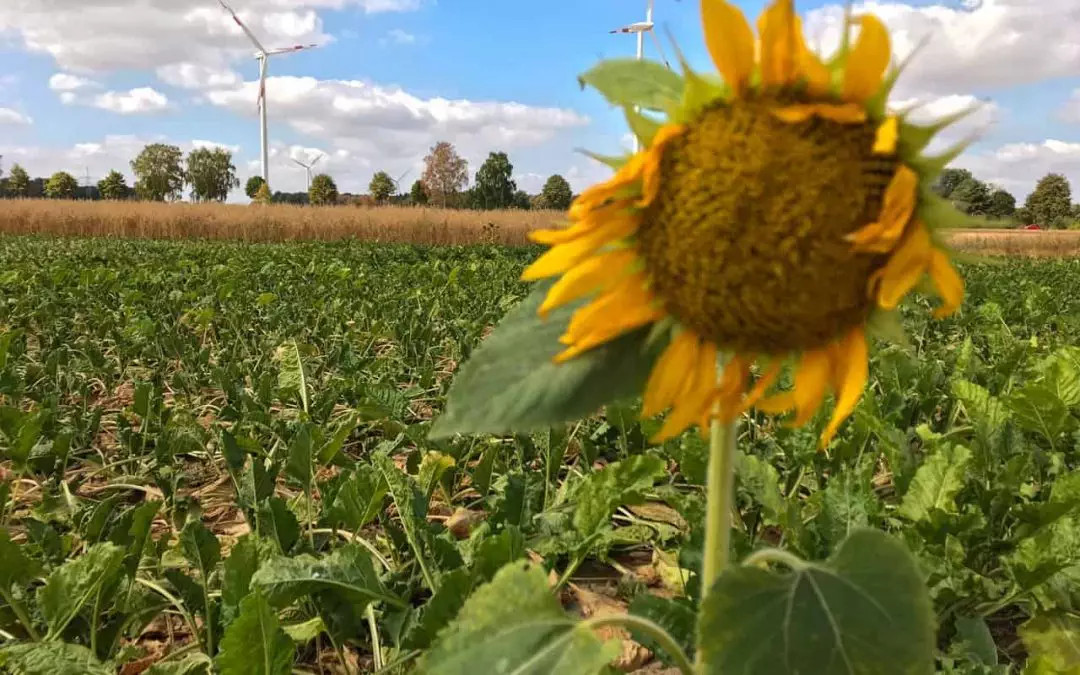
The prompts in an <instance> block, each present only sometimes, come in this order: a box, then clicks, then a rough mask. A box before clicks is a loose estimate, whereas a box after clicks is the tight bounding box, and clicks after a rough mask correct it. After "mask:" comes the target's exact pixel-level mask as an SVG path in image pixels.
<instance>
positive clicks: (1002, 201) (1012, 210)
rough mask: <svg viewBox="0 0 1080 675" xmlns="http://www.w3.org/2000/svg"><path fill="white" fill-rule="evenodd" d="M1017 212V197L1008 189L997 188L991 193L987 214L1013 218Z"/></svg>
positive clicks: (993, 216) (992, 216)
mask: <svg viewBox="0 0 1080 675" xmlns="http://www.w3.org/2000/svg"><path fill="white" fill-rule="evenodd" d="M1015 214H1016V197H1013V196H1012V195H1011V194H1010V193H1009V192H1008V191H1006V190H1002V189H1001V188H997V189H996V190H994V191H993V192H992V193H990V208H988V209H987V211H986V215H988V216H990V217H991V218H1012V217H1013V216H1014V215H1015Z"/></svg>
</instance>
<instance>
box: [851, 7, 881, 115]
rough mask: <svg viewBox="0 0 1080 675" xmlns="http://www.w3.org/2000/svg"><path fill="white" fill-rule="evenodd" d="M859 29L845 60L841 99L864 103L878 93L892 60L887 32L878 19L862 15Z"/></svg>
mask: <svg viewBox="0 0 1080 675" xmlns="http://www.w3.org/2000/svg"><path fill="white" fill-rule="evenodd" d="M859 25H860V29H859V37H858V39H857V40H856V41H855V46H854V47H852V49H851V53H850V54H848V57H847V65H846V72H845V73H844V89H843V98H844V100H845V101H852V102H854V103H865V102H866V101H867V100H869V99H870V98H871V97H872V96H873V95H874V94H876V93H877V92H878V90H879V89H881V85H882V82H883V81H884V78H885V70H886V69H887V68H888V67H889V61H890V60H891V59H892V45H891V44H890V42H889V31H888V30H887V29H886V28H885V24H883V23H881V21H880V20H879V19H878V18H877V17H875V16H872V15H864V16H863V17H861V18H860V21H859Z"/></svg>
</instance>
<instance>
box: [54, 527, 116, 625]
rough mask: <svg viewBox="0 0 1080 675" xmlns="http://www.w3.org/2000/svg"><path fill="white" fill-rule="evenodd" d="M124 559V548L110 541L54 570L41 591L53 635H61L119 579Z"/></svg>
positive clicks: (95, 546)
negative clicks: (84, 609) (107, 585)
mask: <svg viewBox="0 0 1080 675" xmlns="http://www.w3.org/2000/svg"><path fill="white" fill-rule="evenodd" d="M123 560H124V549H123V548H121V547H119V546H116V545H115V544H109V543H103V544H95V545H94V546H91V547H90V548H89V549H88V550H87V551H86V553H84V554H82V555H81V556H79V557H77V558H72V559H71V560H69V561H67V562H65V563H64V564H63V565H61V566H60V567H58V568H56V569H55V570H53V572H52V573H51V574H50V575H49V577H48V579H46V580H45V585H44V586H42V587H41V588H39V589H38V592H37V600H38V606H39V607H40V608H41V613H42V614H43V615H44V617H45V623H46V624H47V625H48V626H49V635H51V636H56V635H58V634H60V632H62V631H63V630H64V628H65V627H66V626H67V625H68V624H69V623H70V622H71V620H72V619H74V618H75V616H76V615H77V614H78V613H79V612H80V611H81V610H82V608H83V607H84V606H85V605H86V604H87V603H88V602H90V601H91V600H93V599H94V598H95V597H96V595H97V593H98V592H99V591H100V590H101V588H102V587H103V586H105V585H106V584H107V583H110V582H111V581H112V580H114V579H115V578H116V574H117V572H118V571H119V570H120V566H121V563H122V562H123Z"/></svg>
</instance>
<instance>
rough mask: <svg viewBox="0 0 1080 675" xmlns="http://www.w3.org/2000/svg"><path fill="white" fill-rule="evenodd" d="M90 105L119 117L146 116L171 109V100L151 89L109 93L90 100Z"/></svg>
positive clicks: (142, 88) (143, 88)
mask: <svg viewBox="0 0 1080 675" xmlns="http://www.w3.org/2000/svg"><path fill="white" fill-rule="evenodd" d="M88 104H89V105H92V106H93V107H95V108H101V109H102V110H108V111H109V112H114V113H117V114H118V115H145V114H148V113H156V112H161V111H162V110H165V109H167V108H168V107H169V98H168V97H167V96H165V94H162V93H161V92H160V91H157V90H156V89H153V88H151V87H137V88H135V89H131V90H129V91H107V92H105V93H104V94H99V95H97V96H95V97H93V98H92V99H90V101H89V103H88Z"/></svg>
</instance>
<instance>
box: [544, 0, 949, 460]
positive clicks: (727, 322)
mask: <svg viewBox="0 0 1080 675" xmlns="http://www.w3.org/2000/svg"><path fill="white" fill-rule="evenodd" d="M701 18H702V24H703V26H704V31H705V43H706V45H707V47H708V51H709V54H710V55H711V57H712V60H713V62H714V64H715V66H716V68H717V70H718V71H719V75H720V79H719V80H718V79H717V78H715V77H710V76H707V75H702V74H699V73H696V72H694V71H693V70H691V69H690V68H689V67H688V66H687V65H686V63H685V62H683V74H682V76H679V75H676V74H674V73H671V72H669V71H667V70H665V69H663V68H662V67H660V66H658V65H656V64H643V63H638V62H633V61H620V62H614V63H608V64H601V65H600V66H598V67H597V68H596V69H594V70H593V71H590V73H588V74H586V75H585V76H583V78H582V81H583V83H585V82H587V83H591V84H594V85H595V86H597V88H598V89H600V90H601V93H603V94H604V95H605V96H607V98H608V99H609V100H611V101H612V102H614V103H617V104H619V105H622V106H623V107H624V108H625V110H626V114H627V119H628V122H629V124H630V126H631V128H632V129H633V130H634V132H635V134H636V135H637V136H638V138H639V140H640V141H641V144H642V147H643V149H642V150H641V151H640V152H638V153H635V154H633V155H631V156H629V157H624V158H620V159H616V160H610V161H609V163H610V164H611V165H612V166H613V168H615V169H616V172H615V175H614V177H612V178H611V179H610V180H608V181H606V182H604V183H601V184H599V185H595V186H593V187H591V188H589V189H588V190H586V191H585V192H583V193H582V194H581V196H580V197H579V198H578V199H577V200H575V202H574V203H573V204H572V206H571V208H570V214H569V215H570V224H569V226H568V227H565V228H562V229H555V230H541V231H537V232H534V233H533V234H532V238H533V239H534V240H535V241H537V242H540V243H543V244H547V245H549V246H550V247H551V248H550V249H549V250H548V251H547V252H546V253H545V254H544V255H543V256H541V257H540V258H539V259H538V260H537V261H536V262H535V263H534V264H533V265H531V266H530V267H529V268H528V269H527V270H526V271H525V274H524V275H523V278H525V279H527V280H534V279H541V278H546V277H558V279H557V281H556V282H555V283H554V285H553V286H552V288H551V290H550V291H549V292H548V294H547V296H546V299H545V301H544V303H543V304H542V305H541V307H540V310H539V312H540V314H541V316H544V315H546V313H547V312H550V311H551V310H552V309H554V308H556V307H559V306H562V305H564V304H566V303H569V302H572V301H580V300H582V299H586V300H587V303H586V304H584V305H583V306H582V307H581V308H580V309H578V310H577V311H576V312H575V313H574V315H573V317H572V319H571V320H570V322H569V325H568V327H567V329H566V331H565V333H564V334H563V336H562V337H561V342H562V343H563V345H564V346H565V350H564V351H562V352H561V353H560V354H559V355H558V356H557V357H556V360H557V361H559V362H565V361H569V360H573V359H575V358H577V357H579V356H580V355H582V354H585V353H587V352H589V351H590V350H593V349H595V348H597V347H599V346H601V345H605V344H607V343H609V342H610V341H612V340H613V339H615V338H617V337H619V336H621V335H623V334H625V333H628V332H630V331H634V330H638V329H641V328H642V327H644V326H647V325H649V324H654V325H656V326H660V327H663V328H665V329H666V328H668V327H670V329H671V334H670V342H669V343H668V346H667V347H666V349H665V350H664V351H663V353H662V354H661V355H660V356H659V358H658V359H657V361H656V363H655V364H654V366H653V368H652V374H651V376H650V378H649V380H648V383H647V385H646V387H645V391H644V398H645V402H644V408H643V414H645V415H655V414H658V413H660V412H663V411H665V410H669V414H668V416H667V418H666V420H665V423H664V426H663V428H662V429H661V431H660V433H659V434H658V436H657V439H656V440H662V439H665V438H669V437H671V436H674V435H676V434H678V433H680V432H682V431H683V430H684V429H686V428H687V427H688V426H690V425H692V424H694V423H698V424H700V425H701V427H702V429H703V430H704V429H705V428H706V427H707V422H708V421H709V420H710V419H711V418H713V417H714V416H717V415H719V416H720V417H722V418H729V419H730V418H731V417H733V416H735V415H738V414H741V413H742V412H743V411H745V410H746V409H748V408H749V407H751V406H756V407H757V408H759V409H761V410H763V411H766V412H775V413H783V412H788V411H793V412H794V418H793V423H795V424H803V423H805V422H807V421H808V420H810V419H811V418H812V417H813V415H814V413H815V412H816V411H817V409H818V408H819V407H820V405H821V403H822V401H823V400H824V397H825V395H826V394H827V393H828V392H829V391H830V390H832V391H833V392H834V393H835V396H836V409H835V411H834V413H833V415H832V419H831V420H830V422H829V424H828V426H827V427H826V429H825V431H824V432H823V434H822V444H823V445H824V444H826V443H827V442H828V441H829V439H830V438H831V437H832V436H833V435H834V434H835V432H836V430H837V428H838V426H839V425H840V423H841V422H842V421H843V420H844V419H845V418H846V417H847V416H848V415H850V414H851V412H852V410H853V409H854V407H855V405H856V404H857V403H858V401H859V399H860V398H861V396H862V391H863V388H864V387H865V383H866V379H867V359H868V356H867V332H868V326H870V325H874V324H875V323H877V322H876V321H875V319H879V318H880V315H881V314H882V313H884V312H891V311H892V310H895V308H896V306H897V304H898V303H899V302H900V300H901V299H902V298H903V297H904V296H905V295H906V294H907V293H908V292H909V291H911V290H912V289H913V288H914V287H915V286H916V285H917V284H918V283H919V282H920V281H922V280H923V279H924V278H926V277H929V279H930V280H931V281H932V282H933V285H934V286H935V287H936V291H937V294H938V295H939V296H940V298H941V304H940V307H939V308H938V309H937V310H936V311H935V314H936V315H937V316H944V315H947V314H949V313H951V312H953V311H955V310H956V309H957V307H959V305H960V302H961V299H962V296H963V283H962V281H961V279H960V277H959V275H958V274H957V273H956V271H955V270H954V268H953V266H952V264H951V262H950V259H949V256H948V253H947V251H946V249H945V247H944V246H943V244H942V243H941V242H940V239H939V238H938V236H937V235H936V233H937V231H938V230H939V229H940V228H941V227H945V226H953V225H956V224H958V223H960V222H962V221H963V215H962V214H960V213H959V212H957V211H955V210H953V209H952V207H951V206H950V205H949V204H948V203H947V202H944V201H943V200H941V199H939V198H937V197H936V196H935V195H934V194H933V193H932V192H931V191H930V190H929V185H930V182H931V181H932V180H933V178H934V177H935V176H936V174H937V173H939V172H940V171H941V169H943V168H944V167H945V165H946V164H947V163H948V162H949V161H950V160H951V159H952V158H953V157H955V156H956V155H957V154H959V152H960V151H961V150H962V149H963V147H964V145H963V144H962V145H960V146H957V147H955V148H953V149H951V150H949V151H947V152H945V153H944V154H942V155H940V156H935V157H928V156H924V155H922V154H920V153H922V151H923V150H924V149H925V148H926V146H927V145H928V144H929V143H930V141H931V140H932V139H933V137H934V135H935V134H936V133H938V132H939V131H940V130H941V129H943V128H944V127H946V126H948V125H949V124H951V123H952V122H954V121H956V120H957V119H959V118H960V117H961V116H962V115H956V116H953V117H951V118H948V119H944V120H941V121H939V122H938V123H936V124H933V125H930V126H918V125H915V124H913V123H911V122H910V121H909V120H908V119H907V117H906V115H905V114H897V113H893V112H890V111H889V109H888V105H887V101H888V96H889V92H890V90H891V88H892V86H893V83H894V82H895V81H896V78H897V76H898V75H899V72H900V70H901V67H900V66H893V65H891V62H892V56H891V54H892V52H891V47H890V41H889V34H888V32H887V30H886V29H885V27H884V25H883V24H882V23H881V22H880V21H879V20H878V19H877V18H875V17H873V16H870V15H865V16H860V17H855V18H852V17H848V20H847V21H846V23H845V25H846V26H847V30H846V31H845V33H846V35H845V37H844V39H843V40H842V44H841V46H840V48H839V50H838V51H837V52H836V53H835V54H833V55H831V56H830V57H829V58H827V59H825V58H822V57H821V56H819V55H818V54H815V53H814V52H813V51H811V50H810V49H809V48H808V46H807V44H806V41H805V40H804V37H803V34H802V26H801V22H800V19H799V17H798V15H796V14H795V11H794V8H793V3H792V0H776V1H775V2H773V3H772V4H771V5H770V6H768V7H767V8H766V9H765V11H764V12H763V13H762V15H761V17H760V18H759V19H758V23H757V31H756V36H755V31H754V30H753V29H752V28H751V26H750V25H749V23H748V22H747V21H746V19H745V18H744V16H743V15H742V13H741V12H740V11H739V10H738V9H737V8H736V7H735V6H734V5H732V4H731V3H729V2H727V1H726V0H701ZM852 30H856V31H857V35H856V36H855V37H854V39H851V32H852ZM627 82H633V86H627V84H626V83H627ZM639 108H640V109H645V110H649V111H652V112H655V113H660V115H661V118H660V119H658V118H657V116H655V115H645V114H642V113H640V112H638V111H637V110H638V109H639ZM789 358H794V359H795V361H796V364H795V376H794V382H795V384H794V387H793V389H792V390H790V391H787V392H780V393H770V388H771V387H772V385H773V383H774V381H775V380H776V378H777V375H778V374H779V372H780V371H781V368H782V364H783V363H784V362H785V361H786V360H787V359H789ZM721 360H722V361H723V362H724V363H725V364H726V365H725V367H724V369H723V375H722V376H721V377H719V378H718V377H717V366H718V363H719V362H720V361H721ZM755 363H759V364H760V365H761V366H762V369H761V371H760V376H759V377H758V378H757V380H756V381H752V378H751V372H752V366H753V365H754V364H755Z"/></svg>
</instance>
